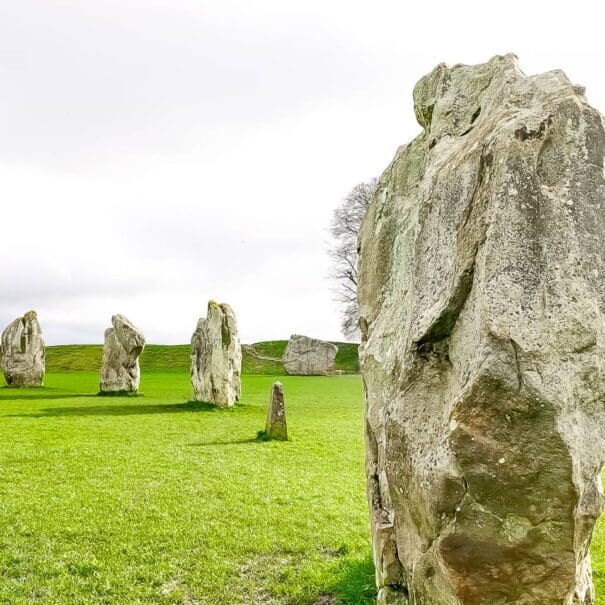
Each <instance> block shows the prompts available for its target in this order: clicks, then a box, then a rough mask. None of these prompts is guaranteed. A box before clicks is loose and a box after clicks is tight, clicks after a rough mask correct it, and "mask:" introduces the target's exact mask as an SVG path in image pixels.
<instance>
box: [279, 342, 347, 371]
mask: <svg viewBox="0 0 605 605" xmlns="http://www.w3.org/2000/svg"><path fill="white" fill-rule="evenodd" d="M336 353H338V347H337V346H336V345H335V344H332V343H331V342H326V341H324V340H317V339H315V338H309V337H308V336H301V335H299V334H293V335H292V336H290V340H289V341H288V345H287V346H286V350H285V352H284V357H283V362H284V368H285V370H286V374H294V375H300V376H322V375H326V374H329V373H330V372H332V371H333V370H334V359H335V358H336Z"/></svg>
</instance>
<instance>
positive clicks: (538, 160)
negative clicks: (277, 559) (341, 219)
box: [359, 55, 605, 605]
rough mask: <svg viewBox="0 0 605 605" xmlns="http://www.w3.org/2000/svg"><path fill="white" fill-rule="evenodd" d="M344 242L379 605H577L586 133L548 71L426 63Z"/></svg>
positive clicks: (602, 141)
mask: <svg viewBox="0 0 605 605" xmlns="http://www.w3.org/2000/svg"><path fill="white" fill-rule="evenodd" d="M414 103H415V109H416V115H417V117H418V121H419V122H420V124H421V125H422V126H423V127H424V131H423V132H422V134H420V135H419V136H418V137H417V138H416V139H415V140H414V141H412V142H411V143H410V144H409V145H406V146H404V147H401V148H400V149H399V151H398V152H397V154H396V156H395V158H394V160H393V162H392V163H391V165H390V166H389V167H388V168H387V170H386V171H385V173H384V174H383V175H382V178H381V180H380V183H379V185H378V189H377V192H376V195H375V197H374V199H373V202H372V204H371V206H370V208H369V210H368V213H367V216H366V218H365V221H364V223H363V227H362V230H361V234H360V250H361V266H360V272H361V277H360V286H359V300H360V317H361V320H360V324H361V329H362V333H363V344H362V347H361V362H362V372H363V377H364V381H365V387H366V396H367V407H366V427H367V478H368V492H369V501H370V506H371V514H372V530H373V546H374V558H375V563H376V572H377V573H376V577H377V583H378V587H379V590H380V595H379V601H380V602H382V603H387V602H400V603H407V602H408V599H409V602H410V603H425V604H427V605H429V604H430V605H446V604H447V605H456V604H465V605H466V604H469V605H474V604H477V605H478V604H486V605H487V604H492V605H496V604H505V603H506V604H507V605H512V604H528V605H529V604H533V605H537V604H540V605H555V604H557V605H561V604H566V605H572V604H573V605H579V604H583V605H585V604H588V603H592V602H593V588H592V582H591V568H590V560H589V551H588V547H589V543H590V538H591V531H592V528H593V525H594V523H595V520H596V519H597V517H598V516H599V513H600V511H601V506H602V492H601V487H600V484H601V481H600V477H599V473H600V469H601V465H602V462H603V458H604V448H603V445H604V434H603V433H604V429H605V287H604V284H605V183H604V179H603V154H604V151H605V134H604V128H603V119H602V117H601V115H600V114H599V113H598V112H597V111H596V110H594V109H593V108H592V107H590V105H588V103H587V101H586V99H585V97H584V95H583V89H581V88H579V87H576V86H573V85H572V84H571V83H570V81H569V80H568V79H567V77H566V76H565V74H563V73H562V72H561V71H554V72H549V73H546V74H542V75H538V76H532V77H526V76H525V75H524V74H523V73H522V72H521V71H520V70H519V69H518V67H517V64H516V59H515V57H514V56H512V55H509V56H505V57H495V58H493V59H492V60H491V61H489V62H488V63H486V64H483V65H476V66H463V65H457V66H454V67H451V68H447V67H445V66H444V65H439V66H438V67H437V68H436V69H435V70H434V71H433V72H431V73H430V74H429V75H428V76H426V77H424V78H423V79H422V80H420V82H419V83H418V84H417V85H416V88H415V90H414Z"/></svg>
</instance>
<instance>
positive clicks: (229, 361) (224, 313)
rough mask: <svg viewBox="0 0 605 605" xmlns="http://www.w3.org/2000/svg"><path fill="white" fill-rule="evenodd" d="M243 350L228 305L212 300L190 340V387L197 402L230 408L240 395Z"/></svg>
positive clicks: (235, 321) (235, 322)
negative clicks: (205, 315)
mask: <svg viewBox="0 0 605 605" xmlns="http://www.w3.org/2000/svg"><path fill="white" fill-rule="evenodd" d="M241 371H242V348H241V345H240V341H239V333H238V329H237V320H236V319H235V313H233V310H232V309H231V307H230V306H229V305H226V304H221V305H219V304H218V303H216V302H214V301H213V300H211V301H210V302H209V303H208V314H207V317H205V318H201V319H200V320H199V321H198V324H197V327H196V330H195V332H194V333H193V336H192V337H191V384H192V386H193V392H194V396H195V399H196V401H206V402H208V403H213V404H214V405H216V406H217V407H229V406H232V405H234V404H235V402H236V401H238V400H239V398H240V396H241V378H240V375H241Z"/></svg>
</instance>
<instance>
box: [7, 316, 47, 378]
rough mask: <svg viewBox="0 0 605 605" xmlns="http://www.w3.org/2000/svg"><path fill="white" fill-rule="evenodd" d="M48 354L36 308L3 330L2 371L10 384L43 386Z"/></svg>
mask: <svg viewBox="0 0 605 605" xmlns="http://www.w3.org/2000/svg"><path fill="white" fill-rule="evenodd" d="M44 357H45V350H44V340H42V330H41V329H40V324H39V323H38V315H37V314H36V312H35V311H28V312H27V313H26V314H25V315H24V316H23V317H18V318H17V319H15V320H14V321H13V322H11V323H10V324H9V325H8V326H7V327H6V328H5V329H4V331H3V332H2V372H3V373H4V378H5V380H6V384H8V386H11V387H39V386H41V385H42V383H43V381H44V370H45V363H44Z"/></svg>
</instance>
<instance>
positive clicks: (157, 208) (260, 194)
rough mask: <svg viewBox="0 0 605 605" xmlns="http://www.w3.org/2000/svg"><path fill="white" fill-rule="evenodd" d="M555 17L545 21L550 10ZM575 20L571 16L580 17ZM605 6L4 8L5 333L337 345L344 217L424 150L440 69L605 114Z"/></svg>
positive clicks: (54, 4) (311, 2)
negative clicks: (310, 340)
mask: <svg viewBox="0 0 605 605" xmlns="http://www.w3.org/2000/svg"><path fill="white" fill-rule="evenodd" d="M540 4H541V5H542V6H540ZM566 4H567V3H566ZM603 13H604V10H603V9H602V8H599V3H596V2H581V1H577V0H576V1H574V2H573V4H567V6H566V8H565V10H563V9H557V4H556V3H531V2H527V1H525V2H514V1H507V2H506V3H489V2H485V1H482V2H468V1H467V2H443V3H440V2H430V3H429V2H424V3H418V2H403V1H397V2H395V1H393V2H390V1H389V2H382V1H380V0H374V1H372V2H368V1H367V0H366V1H364V2H355V1H351V0H347V1H330V0H321V1H316V0H304V1H287V0H258V1H255V2H251V1H250V0H247V1H244V0H241V1H232V0H212V1H204V0H195V1H193V0H192V1H187V0H164V1H154V0H145V1H143V0H140V1H135V0H115V1H114V0H107V1H99V0H85V1H83V0H63V1H53V0H39V1H35V0H18V1H16V0H0V184H1V198H0V200H1V201H0V204H1V205H2V206H1V207H2V214H1V219H0V227H1V236H0V263H1V265H0V269H1V275H2V289H1V293H2V294H1V297H0V323H1V324H2V326H4V325H5V324H7V323H8V322H9V321H11V320H12V319H13V318H14V317H17V316H19V315H22V314H23V312H24V311H26V310H27V309H29V308H34V309H36V310H37V311H38V313H39V317H40V321H41V324H42V329H43V331H44V334H45V337H46V341H47V344H60V343H92V342H102V337H103V331H104V329H105V328H106V327H107V326H108V325H109V321H110V317H111V315H112V314H114V313H123V314H125V315H126V316H127V317H129V319H131V321H133V322H134V323H135V324H136V325H138V326H139V327H140V328H141V329H142V330H143V331H144V333H145V334H146V336H147V340H148V342H155V343H181V342H188V341H189V339H190V336H191V333H192V331H193V329H194V327H195V324H196V321H197V319H198V317H200V316H203V315H205V311H206V303H207V300H208V299H209V298H214V299H216V300H218V301H220V302H228V303H230V304H231V305H232V306H233V308H234V310H235V312H236V314H237V316H238V320H239V324H240V330H241V335H242V340H243V341H244V342H253V341H257V340H266V339H273V338H287V337H288V336H289V335H290V334H291V333H302V334H308V335H310V336H316V337H321V338H330V339H338V338H339V337H340V335H339V316H338V309H337V307H336V305H335V304H334V303H333V302H332V295H331V291H330V287H331V284H330V282H329V281H328V279H327V274H328V262H329V261H328V259H327V257H326V248H327V244H328V234H327V227H328V224H329V220H330V214H331V211H332V209H333V208H334V206H335V205H336V204H338V202H339V201H340V199H341V198H342V197H343V196H344V195H345V194H346V193H347V191H348V190H349V189H350V188H351V187H352V186H353V185H355V184H356V183H358V182H359V181H363V180H367V179H370V178H372V177H373V176H375V175H379V174H380V172H381V171H382V170H383V169H384V168H385V167H386V166H387V164H388V162H389V161H390V160H391V158H392V156H393V154H394V153H395V150H396V148H397V146H398V145H400V144H402V143H404V142H406V141H408V140H410V139H411V138H412V137H414V136H415V135H416V134H417V133H418V132H419V130H420V127H419V126H418V125H417V124H416V122H415V119H414V112H413V107H412V102H411V93H412V88H413V85H414V83H415V82H416V81H417V80H418V79H419V78H420V77H421V76H422V75H424V74H425V73H427V72H428V71H430V70H431V69H432V68H433V67H434V66H435V65H436V64H437V63H439V62H442V61H443V62H446V63H449V64H453V63H459V62H462V63H477V62H483V61H486V60H488V59H489V58H490V57H491V56H492V55H494V54H503V53H506V52H515V53H517V54H518V55H519V59H520V64H521V68H522V69H523V70H524V71H525V72H526V73H537V72H541V71H547V70H549V69H554V68H562V69H564V70H565V71H566V72H567V74H568V75H569V76H570V78H571V79H572V80H574V81H575V82H576V83H578V84H583V85H585V86H586V87H587V96H588V99H589V101H591V102H592V104H593V105H595V106H596V107H598V108H600V109H601V110H605V78H604V76H603V68H604V65H605V51H604V50H603V33H602V29H603V17H604V14H603Z"/></svg>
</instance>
